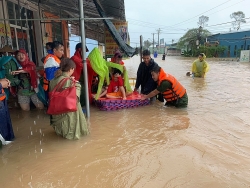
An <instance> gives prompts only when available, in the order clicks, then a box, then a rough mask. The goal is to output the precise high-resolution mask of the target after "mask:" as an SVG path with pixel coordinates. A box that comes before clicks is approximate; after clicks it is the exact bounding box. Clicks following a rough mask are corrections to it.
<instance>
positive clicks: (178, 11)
mask: <svg viewBox="0 0 250 188" xmlns="http://www.w3.org/2000/svg"><path fill="white" fill-rule="evenodd" d="M124 2H125V11H126V19H127V21H128V30H129V34H130V42H131V46H136V45H137V46H139V41H140V40H139V37H140V35H142V36H143V40H147V39H149V40H152V39H153V35H152V33H157V29H159V28H160V29H161V33H160V39H161V38H164V41H165V42H166V43H168V44H170V43H172V39H174V42H177V41H178V39H179V38H180V37H182V36H183V35H184V34H185V32H186V31H187V30H188V29H192V28H197V27H198V25H197V22H198V20H199V17H200V16H202V15H204V16H208V17H209V21H208V22H207V24H208V25H207V26H206V29H208V30H209V31H210V32H212V33H222V32H229V29H230V28H232V24H231V23H227V24H222V23H226V22H231V21H233V20H232V19H231V18H230V14H231V13H233V12H237V11H243V12H244V13H245V17H246V18H249V17H250V0H203V1H201V0H124ZM246 22H247V23H245V24H243V25H242V29H241V30H250V19H246ZM218 24H221V25H218ZM155 40H158V36H157V34H155Z"/></svg>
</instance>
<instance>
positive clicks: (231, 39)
mask: <svg viewBox="0 0 250 188" xmlns="http://www.w3.org/2000/svg"><path fill="white" fill-rule="evenodd" d="M206 44H207V45H210V46H213V45H214V46H218V45H220V46H225V47H227V49H226V50H225V52H224V54H220V55H219V56H220V57H239V56H240V51H241V50H250V30H248V31H238V32H229V33H218V34H215V35H211V36H209V37H208V38H207V43H206Z"/></svg>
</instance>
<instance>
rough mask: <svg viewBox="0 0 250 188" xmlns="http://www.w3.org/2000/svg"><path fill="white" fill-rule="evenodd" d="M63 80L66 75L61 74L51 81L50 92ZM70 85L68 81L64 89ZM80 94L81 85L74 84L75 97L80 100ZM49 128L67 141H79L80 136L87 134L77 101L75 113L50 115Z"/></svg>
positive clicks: (83, 117)
mask: <svg viewBox="0 0 250 188" xmlns="http://www.w3.org/2000/svg"><path fill="white" fill-rule="evenodd" d="M63 78H67V75H66V74H65V73H63V75H62V76H59V77H57V78H54V79H53V80H51V81H50V84H49V89H50V91H52V90H53V89H54V87H55V86H56V85H57V84H58V83H59V82H60V81H61V80H62V79H63ZM70 84H71V81H70V80H68V81H67V83H66V84H65V86H64V87H65V88H66V87H69V86H70ZM80 93H81V85H80V84H79V83H76V95H77V97H78V99H79V98H80ZM51 126H52V127H53V128H54V130H55V131H56V134H58V135H61V136H62V137H64V138H67V139H79V138H80V136H82V135H87V134H89V130H88V126H87V122H86V119H85V116H84V114H83V112H82V108H81V104H80V102H79V100H78V102H77V111H76V112H68V113H64V114H60V115H52V118H51Z"/></svg>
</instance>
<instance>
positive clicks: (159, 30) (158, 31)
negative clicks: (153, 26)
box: [156, 28, 161, 48]
mask: <svg viewBox="0 0 250 188" xmlns="http://www.w3.org/2000/svg"><path fill="white" fill-rule="evenodd" d="M156 31H157V33H158V48H159V47H160V32H161V28H159V29H158V30H156Z"/></svg>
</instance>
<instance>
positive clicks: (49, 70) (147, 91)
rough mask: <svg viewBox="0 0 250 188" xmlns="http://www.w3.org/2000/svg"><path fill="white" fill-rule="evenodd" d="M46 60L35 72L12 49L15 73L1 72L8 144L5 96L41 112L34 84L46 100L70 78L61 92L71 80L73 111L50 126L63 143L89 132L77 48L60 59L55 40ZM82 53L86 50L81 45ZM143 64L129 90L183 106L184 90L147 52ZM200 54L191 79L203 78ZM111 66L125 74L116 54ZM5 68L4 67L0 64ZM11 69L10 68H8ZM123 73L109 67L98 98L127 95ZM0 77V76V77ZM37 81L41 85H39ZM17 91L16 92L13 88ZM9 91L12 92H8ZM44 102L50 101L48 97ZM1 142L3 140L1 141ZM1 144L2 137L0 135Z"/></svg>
mask: <svg viewBox="0 0 250 188" xmlns="http://www.w3.org/2000/svg"><path fill="white" fill-rule="evenodd" d="M46 47H47V50H48V51H47V52H48V54H47V56H46V57H44V58H43V59H42V61H43V65H44V72H39V74H38V72H37V71H36V65H35V64H34V63H33V62H32V61H30V59H29V57H28V55H27V53H26V51H25V50H23V49H20V50H18V51H16V52H15V53H14V54H15V58H14V57H11V58H9V61H13V62H12V63H13V65H15V66H16V70H11V71H9V72H8V71H5V77H4V78H1V77H0V114H1V117H4V118H3V119H4V121H1V123H0V124H3V126H2V125H1V126H0V135H1V136H2V142H3V141H11V140H13V139H14V133H13V130H12V125H11V119H10V115H9V111H8V107H7V95H6V93H7V92H8V91H11V92H10V93H12V94H13V93H15V94H16V95H17V98H18V103H19V104H20V107H21V108H22V110H25V111H28V110H30V101H32V103H33V104H34V105H35V106H36V107H37V108H38V109H43V108H44V106H46V105H49V103H44V102H42V101H41V100H40V99H39V97H38V95H37V93H38V92H39V90H38V88H39V87H38V85H39V84H40V85H41V84H42V86H43V87H42V88H43V91H44V93H45V96H47V97H48V96H49V91H52V90H53V89H54V88H55V87H56V86H57V85H58V83H60V82H61V80H63V79H65V78H69V79H68V80H67V82H66V83H65V84H64V85H63V86H62V89H66V88H68V87H69V86H70V85H71V84H72V82H76V84H75V87H76V96H77V101H75V102H76V103H77V110H76V111H74V112H67V113H62V114H56V115H51V116H50V124H51V126H52V127H53V128H54V130H55V132H56V133H57V134H58V135H61V136H63V137H64V138H67V139H79V138H80V136H82V135H87V134H88V133H89V130H88V127H87V122H86V119H85V116H84V114H83V111H82V106H84V105H85V96H84V92H83V86H84V84H83V76H82V75H83V74H82V72H83V64H82V61H83V60H82V59H83V57H82V44H81V43H79V44H77V45H76V48H75V50H76V51H75V54H74V56H73V57H71V58H64V57H63V55H64V46H63V44H62V43H61V42H59V41H54V42H52V43H47V45H46ZM86 51H88V49H87V47H86ZM142 55H143V61H142V62H141V63H140V65H139V67H138V71H137V79H136V84H135V88H134V92H138V90H139V88H140V93H141V100H145V99H151V100H154V98H155V97H156V98H157V99H158V100H160V101H162V102H163V101H164V99H165V101H166V103H165V105H167V106H175V107H177V108H182V107H187V105H188V96H187V92H186V89H185V88H184V87H183V86H182V85H181V83H180V82H179V81H178V80H177V79H176V78H175V77H174V76H172V75H170V74H168V73H166V72H165V71H164V70H163V69H162V68H161V67H160V66H159V65H158V64H157V63H156V62H155V61H154V59H152V58H151V56H150V51H149V50H144V51H143V54H142ZM204 59H205V54H200V55H199V59H198V60H197V61H195V62H194V63H193V67H192V75H194V76H196V77H204V76H205V73H206V72H207V69H208V65H207V63H206V62H205V60H204ZM111 62H113V63H115V64H119V65H122V66H123V73H124V71H126V67H125V66H124V62H123V61H122V54H121V53H120V52H117V53H115V54H114V57H113V58H112V59H111ZM1 66H5V69H6V70H8V66H10V65H8V64H3V65H1ZM12 67H13V66H12ZM87 69H88V79H89V82H88V87H89V96H90V97H92V93H93V91H92V89H91V88H92V86H93V83H94V82H95V81H96V79H97V78H98V75H97V74H96V73H95V71H94V70H93V69H92V67H91V63H90V61H89V60H88V59H87ZM123 73H122V71H121V70H119V69H116V68H112V69H111V70H110V79H111V81H110V84H109V85H106V86H105V85H104V87H103V90H102V93H101V95H100V96H99V97H107V98H122V99H126V97H127V96H128V95H131V92H127V91H126V87H125V85H124V83H123ZM0 76H1V74H0ZM39 77H41V78H42V79H40V80H41V83H40V82H39ZM13 87H15V88H17V90H15V89H13ZM13 90H14V92H13ZM48 100H49V99H48ZM3 139H4V140H3ZM0 140H1V137H0Z"/></svg>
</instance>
